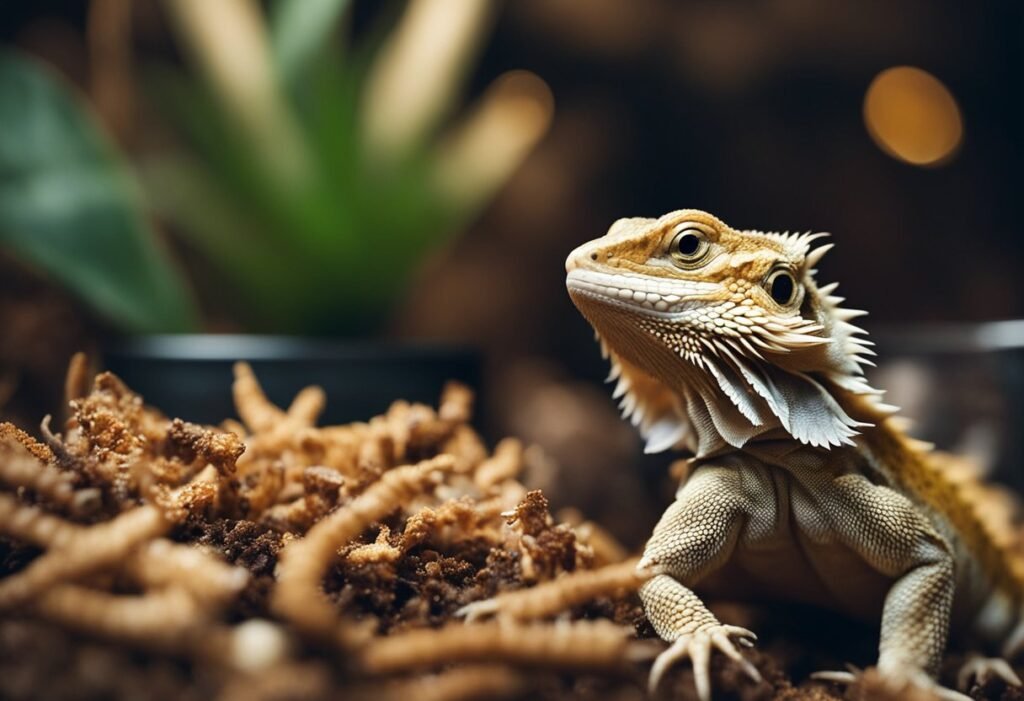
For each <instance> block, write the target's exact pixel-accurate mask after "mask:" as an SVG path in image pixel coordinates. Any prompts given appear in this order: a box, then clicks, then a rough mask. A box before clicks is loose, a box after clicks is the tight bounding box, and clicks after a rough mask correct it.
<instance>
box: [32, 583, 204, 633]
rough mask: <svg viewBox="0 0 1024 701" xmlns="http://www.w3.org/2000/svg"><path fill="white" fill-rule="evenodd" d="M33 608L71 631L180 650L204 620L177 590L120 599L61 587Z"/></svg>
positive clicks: (44, 596)
mask: <svg viewBox="0 0 1024 701" xmlns="http://www.w3.org/2000/svg"><path fill="white" fill-rule="evenodd" d="M32 607H33V609H34V610H35V611H37V612H38V613H39V614H40V615H41V616H42V617H43V618H46V619H49V620H51V621H54V622H56V623H59V624H61V625H63V626H67V627H68V628H74V629H76V630H80V631H83V632H86V633H89V634H90V635H101V636H104V637H109V638H116V639H118V640H129V641H132V642H136V643H142V644H145V645H150V646H154V647H165V646H168V645H170V646H174V647H177V646H178V645H180V644H181V642H182V641H181V634H182V633H184V632H185V631H187V630H188V629H189V628H192V627H194V626H195V625H196V624H197V623H199V622H200V621H201V620H202V610H201V609H200V607H199V606H198V604H197V603H196V601H195V600H194V599H193V598H192V597H191V596H189V594H188V593H187V592H185V591H183V590H181V589H178V588H176V587H172V588H169V589H164V590H161V591H157V592H154V593H151V594H146V595H143V596H119V595H116V594H109V593H106V592H100V591H96V590H94V589H89V588H87V587H82V586H78V585H76V584H59V585H57V586H55V587H53V588H52V589H50V590H49V591H47V592H46V593H45V594H43V595H42V596H40V597H39V599H38V600H37V601H35V602H34V603H33V604H32Z"/></svg>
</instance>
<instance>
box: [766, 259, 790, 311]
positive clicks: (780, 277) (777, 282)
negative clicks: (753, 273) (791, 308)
mask: <svg viewBox="0 0 1024 701" xmlns="http://www.w3.org/2000/svg"><path fill="white" fill-rule="evenodd" d="M764 288H765V289H766V290H768V294H769V295H771V298H772V299H773V300H775V303H776V304H778V305H779V306H781V307H785V306H788V305H790V304H792V303H793V301H794V300H795V299H796V293H797V287H796V278H794V277H793V273H791V272H789V271H788V270H786V269H784V268H783V269H779V270H773V271H772V272H771V273H769V275H768V277H767V279H765V281H764Z"/></svg>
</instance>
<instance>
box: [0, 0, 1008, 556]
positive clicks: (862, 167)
mask: <svg viewBox="0 0 1024 701" xmlns="http://www.w3.org/2000/svg"><path fill="white" fill-rule="evenodd" d="M173 1H174V0H168V1H167V2H163V3H159V2H153V1H151V0H138V1H137V2H134V3H131V2H124V3H118V2H110V1H109V0H102V1H99V2H92V3H88V2H82V1H77V2H71V1H68V2H44V1H40V2H34V3H5V4H3V5H2V6H0V40H2V41H3V43H4V44H7V45H13V46H15V47H17V48H18V49H20V50H22V51H25V52H28V53H30V54H32V55H34V56H35V57H38V58H39V59H41V60H43V61H45V62H46V63H48V64H50V65H51V66H53V67H55V68H56V70H57V71H59V72H60V73H61V74H63V75H64V76H66V77H67V78H68V79H69V80H70V81H71V82H72V83H73V84H74V85H75V86H77V88H78V89H79V90H81V91H82V92H83V93H84V94H85V95H86V96H87V98H88V100H89V101H90V102H91V104H92V105H93V107H94V109H95V110H96V111H97V113H98V114H99V115H100V118H101V120H102V123H103V125H104V127H105V129H106V130H107V131H108V132H109V133H110V134H112V135H113V138H114V140H115V141H116V142H117V144H118V145H119V146H120V147H121V149H123V151H124V152H125V153H126V154H127V160H128V161H129V162H131V163H134V164H137V163H140V162H142V161H144V159H145V156H146V154H148V153H150V152H151V151H152V150H153V149H154V148H158V147H163V146H165V145H166V144H167V143H168V142H169V141H170V140H173V135H174V133H175V129H174V125H173V120H168V119H167V118H166V115H165V113H164V108H163V107H162V106H161V103H160V100H159V99H158V98H155V97H154V95H153V94H152V92H153V91H152V86H149V89H147V87H146V86H145V85H140V80H142V79H143V77H144V76H146V75H147V73H146V72H145V71H144V70H143V68H144V67H145V66H146V65H148V64H149V63H153V62H163V63H165V64H168V65H171V66H179V67H180V66H182V65H184V64H185V63H186V62H187V59H186V58H185V57H184V53H183V51H182V48H181V41H180V36H176V35H175V34H174V32H173V31H172V29H171V27H170V26H169V20H168V17H167V5H169V4H171V3H173ZM126 8H127V9H126ZM402 10H403V4H402V3H375V2H355V3H353V7H351V8H349V9H348V10H347V12H346V14H347V17H346V19H345V20H344V23H343V30H342V31H343V33H344V35H345V36H346V37H348V41H349V42H350V43H358V42H360V41H362V40H365V43H367V44H370V45H372V44H373V41H374V37H377V36H384V35H386V34H387V32H389V31H390V28H392V27H393V26H394V25H395V23H397V22H399V21H400V18H401V16H402ZM493 12H494V14H493V17H492V18H491V19H490V20H488V21H489V22H492V23H493V24H488V25H486V28H485V29H483V30H481V35H480V39H479V42H480V43H479V46H480V50H479V54H478V55H477V56H476V58H475V59H474V60H473V62H472V63H471V64H467V65H468V68H467V73H466V76H467V77H466V83H465V87H464V101H465V102H466V103H468V104H472V103H473V102H474V101H475V100H477V99H479V98H481V96H485V95H486V94H487V91H488V89H489V87H490V86H492V85H493V84H494V83H495V81H496V80H497V79H498V78H499V77H500V76H503V75H507V72H508V71H523V70H525V71H529V72H530V73H531V74H532V77H531V78H530V80H534V78H537V79H539V80H540V81H543V83H539V82H538V83H529V84H528V85H527V88H529V89H528V90H527V93H529V95H533V96H534V97H536V99H537V100H539V102H540V103H544V98H543V95H541V92H542V90H543V88H542V87H538V86H542V85H543V84H546V85H547V88H548V89H549V91H550V96H551V97H552V98H553V111H551V112H550V119H549V121H545V122H544V124H543V129H540V128H538V130H537V139H539V140H538V141H537V142H536V145H535V146H534V145H533V142H532V141H530V148H529V149H528V155H526V154H524V159H523V160H522V161H521V164H519V163H518V162H517V165H516V167H515V168H514V169H510V171H509V176H508V178H507V180H506V181H503V183H502V186H501V187H500V188H495V190H494V192H493V197H491V198H488V199H487V201H486V203H484V202H482V201H481V204H480V206H479V207H476V208H472V207H471V208H468V210H467V211H468V212H469V213H468V214H467V216H466V217H465V218H464V219H462V220H459V223H458V229H459V231H460V232H461V234H460V235H459V236H458V237H457V238H456V237H452V238H449V239H446V240H445V243H444V245H439V246H436V247H433V248H430V249H429V250H425V251H424V253H423V255H422V256H420V257H419V259H418V262H417V263H416V265H415V266H413V270H411V272H410V277H409V282H408V284H403V286H402V288H401V289H402V293H401V295H400V297H399V298H397V299H396V300H395V302H394V304H393V305H391V306H390V307H388V308H387V309H385V310H382V311H381V312H380V315H381V316H382V317H383V318H381V319H378V320H377V321H378V322H379V323H378V324H376V325H374V324H371V325H370V327H369V330H363V328H362V327H360V331H359V334H360V335H362V336H366V335H369V336H372V337H377V336H382V337H387V338H395V339H428V340H432V341H438V340H443V341H457V342H460V343H468V344H471V345H473V346H476V347H478V348H480V349H481V350H482V352H483V357H484V358H485V375H484V380H483V386H484V388H485V390H486V393H485V396H486V398H487V403H486V407H485V414H486V416H487V421H488V432H489V433H490V434H491V435H494V436H497V435H504V434H516V435H520V436H522V437H523V438H525V439H526V440H527V441H530V442H533V443H537V444H538V445H540V446H541V447H542V448H543V450H544V452H545V455H546V456H547V457H545V458H543V459H540V458H538V459H537V460H535V461H534V462H535V463H536V475H535V476H534V477H535V481H536V482H540V483H545V481H546V482H548V484H544V486H545V487H546V488H548V489H549V490H550V491H552V492H553V493H555V494H556V495H558V494H562V495H569V496H568V498H565V499H563V503H570V502H571V503H575V504H578V505H581V506H582V507H584V508H585V509H587V508H591V509H593V510H596V511H599V512H601V513H600V514H595V515H599V516H601V517H602V518H603V520H604V522H606V523H610V524H611V525H612V527H613V528H614V529H616V530H617V531H618V532H619V533H620V535H622V536H623V537H624V538H626V539H627V540H632V541H634V542H635V541H636V540H637V539H641V538H642V537H643V535H644V534H645V533H646V532H647V531H648V528H649V526H650V522H651V520H652V519H653V518H654V515H656V514H657V513H659V512H660V509H658V510H655V511H651V512H649V511H648V510H647V509H645V508H644V504H645V503H646V501H645V500H649V499H650V497H651V493H652V491H654V492H657V491H658V490H659V489H664V488H665V483H666V482H667V480H662V479H653V480H646V481H645V480H642V479H637V478H636V474H637V473H636V470H634V469H632V466H634V465H636V463H637V461H638V458H637V454H638V453H639V451H640V445H639V441H638V439H637V438H636V437H635V436H634V435H633V431H632V429H631V427H629V426H627V425H625V424H624V423H623V422H621V421H619V420H618V418H617V415H616V410H615V407H614V404H613V402H612V400H611V399H610V397H609V392H608V391H607V389H606V388H604V387H602V386H601V385H600V381H601V380H602V379H603V376H604V374H605V373H606V371H607V369H606V367H605V364H604V362H603V361H602V360H601V358H600V355H599V353H598V351H597V348H596V346H595V344H594V342H593V337H592V332H591V331H590V329H589V327H588V326H587V325H586V324H585V323H584V322H583V320H582V319H581V317H580V316H579V315H578V313H577V312H576V311H575V310H574V308H573V307H572V305H571V304H570V302H569V299H568V297H567V295H566V294H565V291H564V282H563V281H564V269H563V262H564V259H565V256H566V254H567V253H568V252H569V251H570V250H571V249H572V248H573V247H575V246H576V245H578V244H579V243H582V242H583V241H585V240H588V239H591V238H594V237H596V236H599V235H601V234H602V233H603V232H604V231H605V230H606V229H607V228H608V226H609V224H610V223H611V222H612V221H613V220H615V219H617V218H619V217H622V216H652V217H653V216H659V215H661V214H664V213H665V212H668V211H671V210H673V209H678V208H683V207H696V208H701V209H707V210H709V211H711V212H713V213H715V214H717V215H718V216H720V217H721V218H723V219H724V220H725V221H726V222H728V223H729V224H731V225H733V226H736V227H738V228H758V229H763V230H811V229H813V230H819V231H829V232H831V233H832V234H833V236H834V241H835V243H836V244H837V247H836V250H835V251H834V252H833V253H832V254H830V255H829V256H828V257H826V259H825V260H824V262H823V263H822V265H821V275H820V276H821V278H822V279H823V280H824V281H831V280H839V281H841V288H840V290H841V293H842V294H844V295H845V296H846V297H847V298H848V300H849V304H850V305H851V306H853V307H857V308H865V309H868V310H870V311H871V316H870V317H868V319H867V320H866V322H865V324H864V325H865V326H866V327H867V328H868V329H869V331H870V330H875V329H880V330H882V331H883V332H884V331H886V330H887V329H888V331H893V330H895V331H896V332H898V331H899V330H900V329H904V330H905V329H908V328H911V329H912V328H919V327H918V326H916V324H919V323H921V322H945V323H949V322H982V321H990V320H999V319H1010V318H1014V317H1022V316H1024V294H1022V293H1021V286H1020V282H1019V280H1020V275H1021V269H1022V264H1024V240H1022V238H1021V235H1020V230H1021V221H1024V204H1022V198H1021V197H1020V194H1019V193H1020V191H1021V188H1022V187H1024V177H1022V175H1021V162H1022V157H1024V55H1022V51H1024V48H1022V47H1024V42H1022V41H1021V39H1022V38H1024V5H1022V4H1021V3H1018V2H990V3H968V2H963V1H962V0H907V1H905V2H900V3H893V2H890V1H888V0H864V1H860V2H856V3H853V2H840V1H838V0H824V1H823V0H761V1H754V2H720V1H717V0H716V1H712V0H694V1H680V0H632V1H630V2H623V1H622V0H515V1H514V2H507V3H500V4H497V3H496V4H495V5H494V6H493ZM110 35H113V36H114V39H111V38H110ZM118 37H120V39H118ZM443 40H444V39H443V36H441V37H439V41H443ZM119 42H120V43H119ZM908 66H909V67H913V68H914V69H917V70H909V69H900V70H896V71H891V70H889V69H893V68H896V67H908ZM517 75H518V74H517ZM872 86H873V87H872ZM869 87H871V88H872V90H873V91H874V92H873V94H872V96H871V97H870V99H869ZM530 91H532V92H530ZM537 95H540V97H537ZM531 99H532V98H531ZM169 135H170V136H169ZM527 141H529V139H527ZM380 206H386V205H385V204H383V203H382V204H381V205H380ZM156 219H157V220H159V221H160V228H159V231H160V235H161V237H162V238H163V239H164V240H165V241H167V242H169V245H170V246H171V247H172V250H173V253H174V255H175V258H176V260H177V261H178V262H179V264H180V265H181V267H183V268H184V269H185V270H186V271H187V272H188V277H189V279H190V280H191V284H192V287H193V288H194V289H197V290H199V293H198V299H199V308H200V311H201V312H202V319H203V321H202V328H204V329H206V330H211V329H212V330H227V331H234V330H246V329H247V328H248V327H247V326H246V324H245V323H244V322H239V321H238V320H237V319H236V318H235V317H234V316H233V313H232V310H231V309H230V308H229V307H226V306H225V305H224V304H223V303H222V302H221V301H218V300H219V298H221V297H223V296H230V295H231V294H233V293H232V290H231V288H230V287H224V288H223V289H221V288H220V287H219V282H220V279H219V278H218V276H217V275H216V274H214V273H211V271H210V269H209V268H208V267H207V263H206V262H204V261H203V260H202V259H201V256H197V255H196V254H195V247H194V246H190V245H187V244H182V243H181V239H179V238H176V237H175V236H174V235H173V233H174V228H175V222H174V221H168V220H166V218H164V219H161V218H160V217H156ZM172 219H173V218H172ZM363 233H364V235H366V236H370V235H371V234H370V233H369V232H363ZM0 289H2V290H3V292H2V297H0V324H3V329H4V332H3V334H2V337H0V363H2V365H0V370H2V375H0V411H3V412H4V413H5V414H6V415H8V416H14V417H16V418H18V419H22V420H24V421H28V417H32V418H33V420H34V419H37V418H38V416H39V415H40V414H41V413H43V412H44V411H52V408H48V407H49V406H50V402H52V401H55V397H56V396H57V395H56V394H55V393H56V392H57V389H56V388H59V386H60V382H61V381H62V371H63V366H64V364H65V363H66V360H67V357H68V356H69V355H70V353H71V352H73V351H74V350H77V349H78V348H79V347H82V346H83V345H89V344H95V343H102V341H103V339H104V338H107V337H109V336H110V335H111V334H112V333H113V332H114V331H116V330H117V329H116V328H114V327H113V326H112V325H111V324H110V323H109V321H108V320H106V319H103V318H102V317H101V316H98V315H97V314H96V313H95V311H94V310H93V309H92V308H91V307H90V306H89V305H87V304H83V303H82V302H81V301H79V300H78V299H77V298H75V297H73V296H72V295H69V294H68V293H67V292H65V291H64V289H63V288H62V286H61V285H59V284H56V283H54V282H53V281H52V278H51V277H50V276H48V275H46V274H45V272H41V271H40V270H39V268H38V266H34V265H26V264H24V263H23V262H22V261H20V260H19V259H18V257H17V256H14V255H10V254H4V255H3V257H2V258H0ZM260 330H262V331H268V330H269V331H275V330H279V331H290V329H283V328H282V329H273V328H272V329H260ZM303 332H304V333H310V332H312V333H316V332H317V329H316V328H313V329H308V328H307V329H303ZM331 332H332V333H334V330H333V329H332V330H331ZM897 350H898V349H897ZM1018 360H1019V354H1018ZM1015 367H1016V368H1017V370H1018V371H1019V368H1020V366H1019V363H1018V364H1017V365H1016V366H1015ZM897 374H898V375H899V376H900V377H903V378H906V377H908V375H907V374H906V373H905V372H900V373H897ZM954 374H955V371H954V372H953V373H947V375H946V376H947V377H952V376H953V375H954ZM999 377H1002V376H1001V375H999V374H998V373H996V378H997V379H995V380H993V383H994V389H992V392H994V393H995V394H994V395H991V396H990V395H988V394H985V391H988V390H985V391H982V390H980V389H977V388H978V387H979V385H978V384H977V382H975V381H974V380H971V381H970V382H969V384H970V386H973V387H974V388H975V389H976V390H977V393H978V394H979V395H984V396H982V397H981V399H980V400H978V401H981V402H982V404H984V405H985V407H987V409H986V410H987V411H990V412H992V413H994V414H997V415H1001V416H1003V417H1004V418H1003V423H1004V429H1005V430H1008V431H1009V432H1010V433H1014V432H1019V428H1020V424H1019V419H1018V420H1013V419H1007V418H1006V417H1007V416H1008V415H1009V414H1008V412H1010V411H1011V410H1012V407H1010V406H1009V405H1007V404H1006V402H1004V401H1003V400H1001V399H1000V398H999V397H998V396H997V395H998V391H999V383H1000V382H1001V380H999V379H998V378H999ZM929 378H931V379H929ZM897 381H898V380H897ZM935 381H936V380H935V378H934V377H931V376H928V377H925V378H923V379H921V380H920V382H935ZM939 381H940V382H941V379H940V380H939ZM911 383H912V382H911ZM971 383H973V384H971ZM912 384H913V383H912ZM918 390H919V388H918ZM908 391H909V392H911V394H912V393H913V392H914V391H917V390H914V389H913V388H911V389H910V390H908ZM918 395H920V391H918ZM907 396H910V395H907ZM993 397H995V398H993ZM922 401H925V404H927V400H922ZM982 442H984V441H982ZM948 443H950V444H951V445H953V444H955V443H956V441H948ZM985 450H986V449H980V452H981V453H984V452H985ZM669 460H670V457H668V456H661V457H658V458H651V459H649V460H648V461H646V462H645V463H644V467H642V468H641V469H643V470H648V471H649V473H650V474H654V475H661V474H663V473H664V466H665V465H666V464H667V463H668V461H669ZM553 463H554V464H557V465H559V466H560V468H561V469H560V470H559V471H553V470H551V469H550V467H549V465H550V464H553ZM597 475H600V476H601V477H600V479H595V476H597ZM652 484H653V486H652ZM609 495H614V497H613V498H611V499H609ZM659 498H660V497H659ZM556 501H557V496H556Z"/></svg>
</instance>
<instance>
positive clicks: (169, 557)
mask: <svg viewBox="0 0 1024 701" xmlns="http://www.w3.org/2000/svg"><path fill="white" fill-rule="evenodd" d="M123 569H124V570H125V571H126V572H127V573H128V574H129V576H131V577H132V578H133V579H135V581H137V582H139V583H140V584H143V585H144V586H146V587H168V586H169V587H175V588H178V589H181V590H183V591H187V592H188V593H189V594H191V595H192V596H193V597H195V598H196V599H197V600H198V601H200V602H210V603H220V602H223V601H226V600H228V599H230V598H231V597H232V596H234V595H235V594H237V593H238V592H239V591H241V590H242V588H243V587H245V584H246V582H247V581H248V579H249V573H248V571H247V570H245V569H243V568H241V567H233V566H232V565H229V564H227V563H226V562H224V561H222V560H221V559H220V558H219V557H218V556H216V555H214V554H212V553H209V552H207V551H205V550H203V549H201V548H199V547H195V546H190V545H180V544H178V543H173V542H171V541H169V540H166V539H164V538H159V539H157V540H154V541H152V542H149V543H145V544H143V545H142V546H141V547H139V548H138V549H137V550H135V551H134V552H133V553H131V554H130V555H129V556H128V558H127V559H126V561H125V565H124V568H123Z"/></svg>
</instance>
